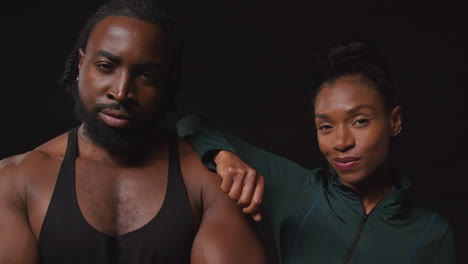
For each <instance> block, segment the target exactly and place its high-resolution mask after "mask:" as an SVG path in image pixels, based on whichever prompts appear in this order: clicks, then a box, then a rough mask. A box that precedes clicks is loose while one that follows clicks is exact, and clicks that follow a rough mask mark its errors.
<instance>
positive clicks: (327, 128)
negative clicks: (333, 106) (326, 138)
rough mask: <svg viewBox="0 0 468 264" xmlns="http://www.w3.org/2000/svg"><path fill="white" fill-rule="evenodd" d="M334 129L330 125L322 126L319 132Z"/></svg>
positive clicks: (319, 127)
mask: <svg viewBox="0 0 468 264" xmlns="http://www.w3.org/2000/svg"><path fill="white" fill-rule="evenodd" d="M332 128H333V127H332V126H330V125H321V126H318V130H329V129H332Z"/></svg>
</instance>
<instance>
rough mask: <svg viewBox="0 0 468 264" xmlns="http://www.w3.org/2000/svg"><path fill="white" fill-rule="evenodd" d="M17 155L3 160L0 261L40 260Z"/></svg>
mask: <svg viewBox="0 0 468 264" xmlns="http://www.w3.org/2000/svg"><path fill="white" fill-rule="evenodd" d="M17 172H18V166H17V164H15V160H14V158H9V159H6V160H3V161H0V216H1V217H0V263H9V264H34V263H39V258H38V248H37V242H36V239H35V237H34V235H33V233H32V231H31V228H30V226H29V221H28V217H27V210H26V206H25V204H24V199H22V198H21V195H22V194H21V193H20V191H19V187H18V185H19V184H21V181H20V180H19V179H18V178H19V177H18V175H17Z"/></svg>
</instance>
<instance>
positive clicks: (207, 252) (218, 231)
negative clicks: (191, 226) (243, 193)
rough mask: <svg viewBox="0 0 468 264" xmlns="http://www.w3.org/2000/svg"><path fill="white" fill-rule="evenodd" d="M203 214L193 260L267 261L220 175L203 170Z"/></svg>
mask: <svg viewBox="0 0 468 264" xmlns="http://www.w3.org/2000/svg"><path fill="white" fill-rule="evenodd" d="M202 173H204V174H205V175H203V176H201V175H200V180H202V179H203V186H202V196H203V215H202V219H201V223H200V227H199V229H198V232H197V235H196V237H195V240H194V243H193V246H192V261H191V262H192V263H226V264H228V263H255V264H257V263H265V253H264V249H263V247H262V245H261V244H260V242H259V240H258V238H257V236H256V234H255V232H254V230H253V228H252V226H251V225H250V224H249V222H248V219H247V217H246V216H245V215H243V214H242V213H241V209H240V208H239V207H238V206H237V205H236V204H235V203H234V201H232V200H231V199H229V197H228V196H227V195H226V194H225V193H223V192H222V191H221V190H220V188H219V185H220V184H221V180H220V179H219V177H217V175H210V174H212V173H210V172H208V171H203V172H202Z"/></svg>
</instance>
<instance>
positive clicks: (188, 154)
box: [179, 138, 219, 179]
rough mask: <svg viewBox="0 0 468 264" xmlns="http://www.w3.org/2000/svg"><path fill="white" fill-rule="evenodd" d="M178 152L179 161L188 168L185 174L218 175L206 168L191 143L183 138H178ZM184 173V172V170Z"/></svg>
mask: <svg viewBox="0 0 468 264" xmlns="http://www.w3.org/2000/svg"><path fill="white" fill-rule="evenodd" d="M179 153H180V161H181V164H182V165H185V166H187V167H189V168H190V170H189V171H187V172H186V173H187V176H189V177H196V178H200V177H216V179H217V178H219V176H218V175H217V174H216V173H214V172H212V171H210V170H209V169H208V168H206V167H205V166H204V165H203V163H202V162H201V160H200V157H199V156H198V154H197V153H196V152H195V150H194V149H193V147H192V145H191V144H190V143H189V142H188V141H186V140H185V139H182V138H179ZM184 173H185V172H184Z"/></svg>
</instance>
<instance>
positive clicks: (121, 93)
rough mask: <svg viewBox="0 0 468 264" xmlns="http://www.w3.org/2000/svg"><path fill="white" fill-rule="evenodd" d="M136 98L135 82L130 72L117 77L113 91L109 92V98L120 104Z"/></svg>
mask: <svg viewBox="0 0 468 264" xmlns="http://www.w3.org/2000/svg"><path fill="white" fill-rule="evenodd" d="M134 97H135V91H134V87H133V82H132V79H131V76H130V73H128V72H122V73H121V74H119V75H118V76H116V78H115V80H114V83H113V85H112V87H111V89H109V90H108V92H107V98H108V99H111V100H115V101H117V102H119V103H122V102H125V101H127V100H129V99H133V98H134Z"/></svg>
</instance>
